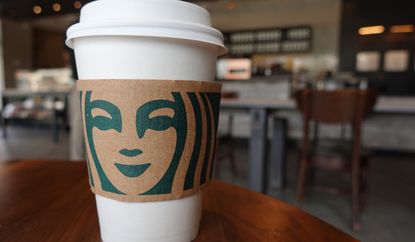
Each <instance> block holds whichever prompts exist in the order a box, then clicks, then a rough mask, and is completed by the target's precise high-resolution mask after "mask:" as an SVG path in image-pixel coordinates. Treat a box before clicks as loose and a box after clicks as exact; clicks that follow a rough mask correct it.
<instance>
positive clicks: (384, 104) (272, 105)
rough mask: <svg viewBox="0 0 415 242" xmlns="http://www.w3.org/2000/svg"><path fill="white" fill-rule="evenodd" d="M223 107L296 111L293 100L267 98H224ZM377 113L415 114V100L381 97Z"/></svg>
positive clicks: (376, 109) (377, 105) (376, 108)
mask: <svg viewBox="0 0 415 242" xmlns="http://www.w3.org/2000/svg"><path fill="white" fill-rule="evenodd" d="M221 107H222V108H226V109H232V108H235V109H240V108H267V109H278V110H295V109H296V107H295V102H294V100H292V99H281V98H274V99H269V98H268V99H265V98H235V99H230V98H229V99H227V98H224V99H222V101H221ZM374 111H375V113H388V114H393V113H396V114H415V98H410V97H406V98H405V97H379V98H378V102H377V104H376V106H375V110H374Z"/></svg>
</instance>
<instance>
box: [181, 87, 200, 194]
mask: <svg viewBox="0 0 415 242" xmlns="http://www.w3.org/2000/svg"><path fill="white" fill-rule="evenodd" d="M187 95H188V96H189V98H190V101H191V103H192V107H193V111H194V114H195V124H196V130H195V142H194V146H193V152H192V156H191V159H190V163H189V168H188V170H187V173H186V180H185V182H184V190H188V189H191V188H193V183H194V180H195V173H196V168H197V162H198V160H199V152H200V145H201V143H202V128H203V127H202V125H203V123H202V112H201V111H200V106H199V102H198V100H197V96H196V94H195V93H188V94H187Z"/></svg>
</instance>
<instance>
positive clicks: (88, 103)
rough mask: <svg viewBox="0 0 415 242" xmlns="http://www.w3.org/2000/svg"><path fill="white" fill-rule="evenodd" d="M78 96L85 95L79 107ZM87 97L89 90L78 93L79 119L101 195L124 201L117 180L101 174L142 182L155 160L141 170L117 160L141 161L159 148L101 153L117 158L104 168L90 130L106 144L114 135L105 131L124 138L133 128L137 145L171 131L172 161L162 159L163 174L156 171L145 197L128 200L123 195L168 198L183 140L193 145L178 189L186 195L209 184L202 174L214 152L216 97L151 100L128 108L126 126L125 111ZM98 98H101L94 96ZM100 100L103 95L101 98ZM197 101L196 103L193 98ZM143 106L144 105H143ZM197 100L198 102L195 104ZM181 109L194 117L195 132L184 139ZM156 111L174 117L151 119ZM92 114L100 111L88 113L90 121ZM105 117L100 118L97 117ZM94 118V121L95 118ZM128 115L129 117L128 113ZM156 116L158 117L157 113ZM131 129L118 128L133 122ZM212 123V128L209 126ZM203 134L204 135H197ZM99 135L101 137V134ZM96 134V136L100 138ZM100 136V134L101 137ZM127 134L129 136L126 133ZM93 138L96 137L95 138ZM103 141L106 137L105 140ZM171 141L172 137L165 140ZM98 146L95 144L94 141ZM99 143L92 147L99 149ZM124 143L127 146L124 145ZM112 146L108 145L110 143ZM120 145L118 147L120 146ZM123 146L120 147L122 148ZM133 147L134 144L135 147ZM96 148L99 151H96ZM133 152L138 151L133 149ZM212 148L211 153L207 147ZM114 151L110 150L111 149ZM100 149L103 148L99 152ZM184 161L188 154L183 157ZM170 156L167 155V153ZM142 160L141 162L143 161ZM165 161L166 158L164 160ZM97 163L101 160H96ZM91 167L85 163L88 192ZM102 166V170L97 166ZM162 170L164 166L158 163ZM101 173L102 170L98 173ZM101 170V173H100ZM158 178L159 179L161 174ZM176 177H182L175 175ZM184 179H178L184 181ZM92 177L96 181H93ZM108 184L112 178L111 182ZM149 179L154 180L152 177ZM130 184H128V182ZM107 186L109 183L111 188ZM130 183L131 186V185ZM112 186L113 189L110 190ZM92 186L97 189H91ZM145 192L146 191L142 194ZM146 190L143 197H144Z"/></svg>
mask: <svg viewBox="0 0 415 242" xmlns="http://www.w3.org/2000/svg"><path fill="white" fill-rule="evenodd" d="M83 94H85V97H84V100H83V101H82V97H83ZM93 94H94V92H93V91H91V90H87V91H85V92H83V91H81V92H80V96H81V108H82V114H83V115H84V121H85V123H84V125H85V130H86V145H87V146H88V148H89V152H90V157H91V158H92V162H93V164H94V168H95V169H96V173H94V174H98V176H97V177H95V178H96V180H97V179H99V181H100V184H101V188H102V191H105V192H108V193H113V194H119V195H127V193H124V192H122V191H124V190H123V189H121V188H120V187H122V185H123V184H124V183H123V184H121V183H117V180H116V179H115V183H114V179H113V180H111V179H110V177H111V176H110V175H111V174H113V172H111V173H106V171H107V172H108V170H111V171H113V170H114V171H117V172H119V173H120V175H121V174H122V175H121V176H123V177H124V178H123V179H126V181H127V182H131V181H132V180H131V179H136V178H137V179H142V176H143V175H144V174H153V173H152V172H151V171H150V172H149V170H151V169H158V168H154V167H157V166H153V165H154V164H156V163H157V162H158V160H146V161H145V162H147V163H145V164H139V165H136V164H124V163H125V162H124V163H123V161H122V160H123V159H122V157H126V158H129V159H132V160H134V159H138V158H140V157H145V154H147V152H163V150H164V149H165V147H157V148H158V149H159V151H154V150H150V151H147V150H146V149H143V147H137V148H133V147H123V146H127V145H120V147H118V148H117V149H116V150H110V151H106V152H107V153H111V154H112V153H117V155H118V156H119V155H121V156H119V157H121V160H118V159H116V160H113V161H105V162H110V163H111V165H110V167H111V168H108V166H109V165H108V164H109V163H103V162H104V161H103V160H102V159H100V157H101V154H100V152H102V150H97V147H96V142H95V141H96V140H95V138H96V137H94V132H93V130H94V128H95V129H97V130H99V131H104V133H105V134H109V135H110V138H109V139H111V137H112V136H111V135H114V133H106V132H107V131H112V132H114V131H115V132H116V133H117V134H119V135H122V134H123V132H126V131H125V130H123V128H124V129H128V127H130V129H132V127H135V131H136V133H134V136H135V135H136V136H135V139H136V140H137V141H140V140H142V139H143V138H145V137H147V136H148V135H150V136H149V137H158V136H151V135H152V134H154V131H156V132H161V133H159V134H160V135H164V133H163V132H170V135H172V129H174V131H175V140H174V141H175V146H174V151H173V149H170V151H171V152H172V154H173V155H172V157H168V160H167V159H164V160H165V162H169V163H168V167H167V166H164V167H166V168H167V169H166V170H165V172H164V170H162V172H159V174H161V176H160V178H158V177H157V178H154V179H153V180H155V179H157V182H155V183H149V184H150V186H149V187H151V188H150V189H148V188H145V190H144V189H143V190H144V191H145V192H141V193H139V194H129V193H128V195H137V196H149V195H163V194H170V193H172V189H173V184H174V181H175V176H176V174H177V170H178V167H179V164H180V162H181V161H182V160H183V158H184V157H183V154H184V149H185V144H186V142H189V141H188V140H187V139H194V145H193V147H192V151H191V152H190V153H191V156H190V157H187V158H186V160H189V165H188V167H187V170H186V171H185V173H184V174H185V177H183V178H182V179H184V185H183V190H184V191H186V190H189V189H192V188H194V187H195V186H196V187H199V186H200V185H203V184H205V183H206V182H207V181H208V179H209V178H211V176H212V174H211V173H210V174H207V173H208V167H209V163H210V162H211V159H213V157H214V154H213V156H211V152H210V151H211V149H212V148H213V149H214V152H215V140H214V139H211V137H212V134H213V132H215V131H216V129H217V125H218V116H219V103H220V93H213V92H212V93H207V92H200V93H196V92H186V93H183V94H182V93H180V92H171V93H170V94H171V100H164V99H155V100H152V99H150V100H151V101H147V102H145V103H144V104H139V105H137V107H135V106H130V107H129V108H134V110H136V111H135V112H136V113H135V117H132V116H128V115H127V117H129V118H127V119H128V121H127V119H126V116H123V113H124V112H127V111H125V110H121V109H120V107H121V106H120V107H118V106H117V105H115V104H114V103H113V102H112V101H111V100H103V98H102V97H101V98H99V99H97V100H93ZM100 96H102V94H101V95H100ZM104 96H105V95H104ZM198 97H199V98H198ZM184 99H186V100H187V101H186V102H187V104H185V100H184ZM146 100H148V99H146ZM199 100H201V101H199ZM186 105H187V106H188V109H189V110H191V111H193V113H194V117H195V118H194V119H195V124H194V127H195V130H192V132H191V133H190V134H189V130H188V126H189V120H188V115H187V113H186ZM162 109H169V110H173V112H174V115H173V116H172V117H171V116H168V115H161V114H160V115H157V116H154V115H152V114H154V113H156V111H158V110H162ZM94 110H100V112H94V114H95V116H93V111H94ZM211 110H212V111H213V117H212V115H211ZM103 112H104V113H105V114H104V115H103V114H102V113H103ZM97 113H99V114H100V115H96V114H97ZM130 113H131V114H133V113H132V112H130ZM159 113H162V112H159ZM133 119H134V122H135V123H134V124H132V123H123V122H133ZM212 121H213V123H214V125H212ZM204 129H205V130H206V132H205V133H204V132H203V130H204ZM149 130H152V131H153V132H148V131H149ZM101 133H102V132H101ZM101 133H100V134H101ZM104 133H102V134H104ZM128 134H131V132H129V133H128ZM203 134H205V135H206V137H202V136H203ZM95 135H97V133H95ZM107 137H108V136H107ZM169 137H173V136H169ZM100 140H101V139H100ZM202 140H206V141H207V142H205V143H206V145H204V147H202ZM111 142H117V139H116V138H115V139H114V140H111ZM100 143H102V142H98V144H100ZM127 143H128V142H127ZM111 144H112V143H111ZM120 144H121V143H120ZM122 144H125V143H122ZM137 144H139V142H138V143H137ZM101 146H102V145H101ZM138 146H139V145H138ZM212 146H213V147H212ZM103 147H110V146H105V145H104V146H103ZM112 147H115V146H112ZM100 149H103V148H100ZM203 152H204V156H203V157H201V154H202V153H203ZM187 153H188V154H189V155H190V153H189V152H187ZM169 154H171V153H169ZM143 155H144V156H143ZM165 157H166V156H165ZM101 158H102V157H101ZM200 158H202V159H201V162H203V164H200V166H199V167H201V172H200V173H201V176H200V179H198V180H197V181H196V183H199V184H195V174H196V170H197V169H198V161H199V159H200ZM91 164H92V163H90V162H89V161H88V171H89V176H90V184H91V186H92V187H94V186H95V185H97V184H95V183H94V180H93V176H92V171H91V168H92V166H91ZM103 164H105V166H104V165H103ZM164 164H166V163H164ZM104 168H105V169H104ZM106 169H107V170H106ZM211 170H213V169H211ZM163 173H164V174H163ZM180 174H182V172H181V173H180ZM184 174H182V175H181V177H182V176H184ZM95 176H96V175H95ZM112 177H113V178H114V176H112ZM153 177H155V176H153ZM128 179H130V180H128ZM111 181H112V182H111ZM134 181H136V180H134ZM114 184H117V185H114ZM97 186H98V185H97ZM147 189H148V190H147ZM146 190H147V191H146Z"/></svg>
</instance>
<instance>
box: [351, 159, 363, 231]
mask: <svg viewBox="0 0 415 242" xmlns="http://www.w3.org/2000/svg"><path fill="white" fill-rule="evenodd" d="M352 166H353V167H352V228H353V230H354V231H360V230H361V229H362V224H361V220H360V204H361V200H360V192H361V189H360V188H361V187H360V174H359V173H360V167H359V164H358V163H354V164H352Z"/></svg>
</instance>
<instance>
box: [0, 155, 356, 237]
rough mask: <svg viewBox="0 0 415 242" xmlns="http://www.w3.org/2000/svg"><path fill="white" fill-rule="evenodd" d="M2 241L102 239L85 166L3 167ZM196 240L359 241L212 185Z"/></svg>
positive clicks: (292, 211)
mask: <svg viewBox="0 0 415 242" xmlns="http://www.w3.org/2000/svg"><path fill="white" fill-rule="evenodd" d="M0 211H1V213H0V241H13V242H19V241H24V242H30V241H42V242H49V241H50V242H52V241H53V242H55V241H71V242H72V241H77V242H82V241H85V242H87V241H88V242H91V241H92V242H93V241H97V242H98V241H100V235H99V225H98V219H97V214H96V207H95V201H94V196H93V194H92V193H91V192H90V190H89V185H88V178H87V170H86V165H85V163H84V162H69V161H13V162H4V163H0ZM195 241H202V242H204V241H206V242H207V241H209V242H210V241H223V242H226V241H232V242H234V241H241V242H244V241H246V242H248V241H249V242H252V241H275V242H278V241H284V242H291V241H292V242H295V241H308V242H324V241H336V242H342V241H344V242H346V241H356V240H355V239H353V238H351V237H349V236H348V235H346V234H345V233H343V232H341V231H339V230H337V229H335V228H334V227H332V226H330V225H328V224H326V223H325V222H322V221H321V220H319V219H317V218H314V217H312V216H311V215H308V214H306V213H304V212H302V211H300V210H299V209H297V208H295V207H292V206H290V205H288V204H285V203H283V202H280V201H278V200H275V199H273V198H271V197H268V196H265V195H262V194H259V193H255V192H251V191H249V190H246V189H243V188H240V187H237V186H233V185H229V184H226V183H223V182H219V181H213V182H212V184H211V185H210V186H209V187H208V188H207V189H206V190H205V191H204V196H203V219H202V223H201V228H200V233H199V235H198V237H197V238H196V240H195Z"/></svg>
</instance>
